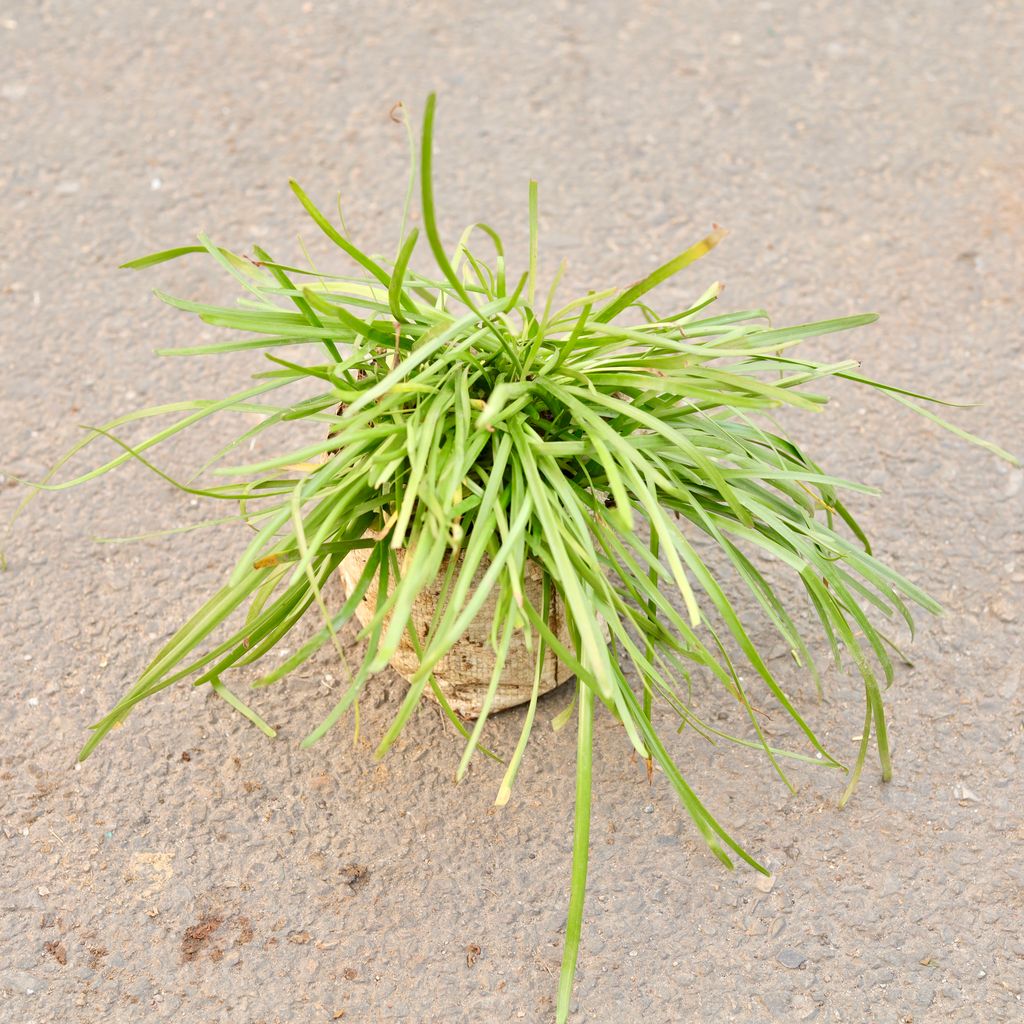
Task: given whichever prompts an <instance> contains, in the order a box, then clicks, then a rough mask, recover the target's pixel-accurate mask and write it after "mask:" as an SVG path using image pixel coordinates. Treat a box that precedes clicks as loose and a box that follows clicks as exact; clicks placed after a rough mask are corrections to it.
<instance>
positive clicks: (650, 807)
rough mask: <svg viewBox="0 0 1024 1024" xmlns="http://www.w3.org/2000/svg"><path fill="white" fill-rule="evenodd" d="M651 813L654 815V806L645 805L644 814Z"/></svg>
mask: <svg viewBox="0 0 1024 1024" xmlns="http://www.w3.org/2000/svg"><path fill="white" fill-rule="evenodd" d="M653 813H654V804H646V805H645V806H644V814H653Z"/></svg>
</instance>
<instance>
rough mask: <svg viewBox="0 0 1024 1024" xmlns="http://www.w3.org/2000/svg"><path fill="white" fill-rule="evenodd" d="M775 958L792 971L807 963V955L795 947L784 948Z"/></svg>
mask: <svg viewBox="0 0 1024 1024" xmlns="http://www.w3.org/2000/svg"><path fill="white" fill-rule="evenodd" d="M775 959H776V960H778V961H779V963H780V964H782V966H783V967H786V968H788V969H789V970H791V971H796V970H799V969H800V968H801V967H803V965H804V964H805V963H807V957H805V956H804V955H803V953H800V952H798V951H797V950H795V949H784V950H783V951H782V952H781V953H780V954H779V955H778V956H777V957H776V958H775Z"/></svg>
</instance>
